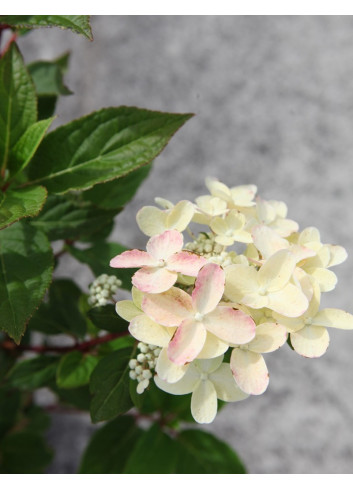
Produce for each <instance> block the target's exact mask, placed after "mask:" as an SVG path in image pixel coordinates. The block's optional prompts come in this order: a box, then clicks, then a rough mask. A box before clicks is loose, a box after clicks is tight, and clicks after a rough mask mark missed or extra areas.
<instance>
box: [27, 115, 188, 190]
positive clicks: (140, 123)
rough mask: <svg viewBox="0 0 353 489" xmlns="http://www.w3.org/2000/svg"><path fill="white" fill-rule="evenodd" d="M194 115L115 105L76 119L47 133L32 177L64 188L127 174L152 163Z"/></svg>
mask: <svg viewBox="0 0 353 489" xmlns="http://www.w3.org/2000/svg"><path fill="white" fill-rule="evenodd" d="M190 117H191V114H168V113H162V112H153V111H149V110H144V109H138V108H136V107H117V108H114V107H113V108H107V109H102V110H99V111H98V112H94V113H92V114H90V115H87V116H85V117H82V118H81V119H77V120H75V121H72V122H70V123H69V124H66V125H64V126H61V127H59V128H58V129H56V130H55V131H52V132H51V133H49V134H48V135H47V136H46V137H45V138H44V140H43V142H42V144H41V145H40V147H39V149H38V151H37V153H36V154H35V156H34V158H33V160H32V164H31V166H30V169H29V179H30V183H32V184H34V183H41V184H43V185H45V186H46V187H47V188H48V190H49V192H52V193H58V194H60V193H65V192H68V191H69V190H84V189H88V188H90V187H92V186H93V185H95V184H97V183H103V182H107V181H110V180H114V179H116V178H121V177H124V176H125V175H127V174H128V173H130V172H131V171H133V170H136V169H137V168H140V167H142V166H144V165H147V164H148V163H150V162H151V161H152V160H153V159H154V158H155V157H156V156H157V155H158V154H159V153H160V152H161V151H162V149H163V148H164V147H165V146H166V144H167V143H168V141H169V139H170V138H171V136H172V135H173V134H174V133H175V132H176V131H177V130H178V129H179V128H180V127H181V126H182V125H183V124H184V123H185V122H186V121H187V120H188V119H189V118H190ZM43 161H45V164H43Z"/></svg>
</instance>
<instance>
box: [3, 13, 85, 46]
mask: <svg viewBox="0 0 353 489" xmlns="http://www.w3.org/2000/svg"><path fill="white" fill-rule="evenodd" d="M0 23H1V24H7V25H9V26H11V27H16V28H21V29H22V28H33V27H61V28H63V29H71V30H72V31H74V32H76V33H77V34H82V35H84V36H85V37H88V39H90V40H92V39H93V37H92V32H91V26H90V24H89V15H0Z"/></svg>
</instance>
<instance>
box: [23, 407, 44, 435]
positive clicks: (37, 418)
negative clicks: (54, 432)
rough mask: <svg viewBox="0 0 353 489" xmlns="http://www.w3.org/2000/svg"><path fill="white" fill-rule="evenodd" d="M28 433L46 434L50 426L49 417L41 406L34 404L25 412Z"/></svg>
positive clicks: (25, 428)
mask: <svg viewBox="0 0 353 489" xmlns="http://www.w3.org/2000/svg"><path fill="white" fill-rule="evenodd" d="M25 420H26V424H25V427H24V430H25V431H26V433H35V434H40V433H44V432H45V431H46V430H47V429H48V428H49V426H50V417H49V415H48V414H47V413H46V412H45V411H44V409H42V408H41V407H39V406H36V405H35V404H32V405H30V406H29V408H28V409H26V411H25Z"/></svg>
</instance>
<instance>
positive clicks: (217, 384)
mask: <svg viewBox="0 0 353 489" xmlns="http://www.w3.org/2000/svg"><path fill="white" fill-rule="evenodd" d="M222 361H223V355H221V356H219V357H217V358H213V359H212V360H195V361H193V362H192V364H190V365H189V368H188V370H187V372H186V374H185V375H184V377H183V378H182V379H181V380H179V381H178V382H176V383H174V384H169V383H168V382H165V381H164V380H162V379H160V378H159V377H158V376H156V377H155V378H154V381H155V383H156V385H157V386H158V387H159V388H160V389H162V390H163V391H165V392H168V393H170V394H175V395H183V394H190V393H192V396H191V414H192V416H193V418H194V419H195V421H197V422H198V423H212V421H213V420H214V418H215V417H216V414H217V398H218V399H220V400H222V401H226V402H235V401H241V400H243V399H246V398H247V397H248V394H246V393H244V392H242V391H241V390H240V389H239V387H238V386H237V385H236V383H235V381H234V379H233V376H232V373H231V370H230V368H229V363H222Z"/></svg>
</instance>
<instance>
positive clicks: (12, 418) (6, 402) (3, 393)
mask: <svg viewBox="0 0 353 489" xmlns="http://www.w3.org/2000/svg"><path fill="white" fill-rule="evenodd" d="M20 402H21V395H20V392H19V391H17V390H14V389H9V388H8V387H0V438H2V437H3V436H4V434H5V433H6V432H7V431H8V430H10V429H11V428H12V427H13V425H14V424H15V423H16V420H17V417H18V410H19V408H20Z"/></svg>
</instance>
